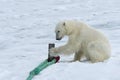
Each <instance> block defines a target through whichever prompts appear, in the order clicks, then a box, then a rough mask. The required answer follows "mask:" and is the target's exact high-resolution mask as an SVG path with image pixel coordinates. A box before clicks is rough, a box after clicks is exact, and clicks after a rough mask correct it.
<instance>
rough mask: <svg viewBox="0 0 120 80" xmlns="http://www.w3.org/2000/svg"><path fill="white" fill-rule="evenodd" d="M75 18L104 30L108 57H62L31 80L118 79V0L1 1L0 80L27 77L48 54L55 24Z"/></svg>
mask: <svg viewBox="0 0 120 80" xmlns="http://www.w3.org/2000/svg"><path fill="white" fill-rule="evenodd" d="M66 19H77V20H81V21H84V22H86V23H88V24H89V25H92V26H94V27H95V28H97V29H100V30H101V31H102V32H104V33H105V34H106V35H107V36H108V38H109V39H110V42H111V45H112V57H111V58H110V59H109V60H107V61H105V62H100V63H95V64H91V63H88V62H72V63H67V62H64V61H66V60H67V61H68V60H71V59H72V56H70V57H69V56H68V57H67V56H66V57H62V58H61V62H59V63H57V64H54V65H52V66H50V67H48V68H47V69H45V70H44V71H42V72H41V73H40V74H39V75H38V76H36V77H34V79H33V80H120V51H119V50H120V45H119V43H120V0H0V80H25V79H26V78H27V77H28V74H29V72H30V71H31V70H32V69H33V68H35V67H36V66H37V65H38V64H40V63H41V62H42V61H44V60H45V59H46V58H47V54H48V43H56V46H59V45H63V44H65V43H66V41H67V38H65V39H64V40H62V41H60V42H59V41H56V40H55V34H54V28H55V25H56V23H57V22H59V21H61V20H66Z"/></svg>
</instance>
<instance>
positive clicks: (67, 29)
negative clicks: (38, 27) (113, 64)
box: [50, 20, 111, 63]
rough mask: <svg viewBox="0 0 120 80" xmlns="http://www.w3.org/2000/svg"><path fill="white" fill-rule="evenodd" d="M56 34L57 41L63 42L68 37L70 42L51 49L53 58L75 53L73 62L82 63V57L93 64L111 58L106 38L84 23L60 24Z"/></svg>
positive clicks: (67, 22) (65, 22) (72, 21)
mask: <svg viewBox="0 0 120 80" xmlns="http://www.w3.org/2000/svg"><path fill="white" fill-rule="evenodd" d="M55 33H56V40H61V39H62V38H63V37H64V36H65V35H66V36H68V42H67V44H65V45H63V46H60V47H56V48H52V49H50V55H51V56H57V55H60V54H66V55H69V54H72V53H75V55H74V60H73V61H77V60H78V61H80V60H81V58H82V57H86V59H87V60H88V61H90V62H92V63H95V62H102V61H104V60H106V59H108V58H110V54H111V46H110V43H109V41H108V39H107V38H106V36H104V34H103V33H101V32H99V31H98V30H96V29H94V28H93V27H91V26H89V25H87V24H85V23H83V22H79V21H75V20H65V21H62V22H59V23H58V24H57V26H56V29H55Z"/></svg>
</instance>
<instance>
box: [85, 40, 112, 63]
mask: <svg viewBox="0 0 120 80" xmlns="http://www.w3.org/2000/svg"><path fill="white" fill-rule="evenodd" d="M87 52H88V53H87V54H88V56H89V58H90V61H91V62H92V63H95V62H102V61H104V60H105V59H108V58H109V57H110V47H109V45H108V44H106V43H104V42H98V41H96V42H92V43H90V44H89V45H88V47H87Z"/></svg>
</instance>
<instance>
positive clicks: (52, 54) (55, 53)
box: [50, 48, 58, 56]
mask: <svg viewBox="0 0 120 80" xmlns="http://www.w3.org/2000/svg"><path fill="white" fill-rule="evenodd" d="M50 56H58V55H57V49H56V48H51V49H50Z"/></svg>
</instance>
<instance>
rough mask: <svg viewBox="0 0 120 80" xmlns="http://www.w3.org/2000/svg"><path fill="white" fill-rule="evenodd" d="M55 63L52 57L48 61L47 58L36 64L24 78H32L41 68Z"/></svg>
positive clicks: (29, 79) (28, 79)
mask: <svg viewBox="0 0 120 80" xmlns="http://www.w3.org/2000/svg"><path fill="white" fill-rule="evenodd" d="M54 63H56V59H53V60H52V61H50V62H48V59H47V60H45V61H44V62H42V63H41V64H40V65H38V66H37V67H36V68H35V69H34V70H32V71H31V72H30V74H29V76H28V78H27V79H26V80H32V78H33V77H34V76H35V75H38V74H39V73H40V72H41V71H42V70H43V69H45V68H46V67H48V66H50V65H52V64H54Z"/></svg>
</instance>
